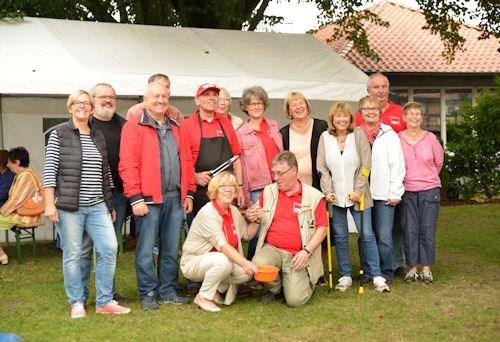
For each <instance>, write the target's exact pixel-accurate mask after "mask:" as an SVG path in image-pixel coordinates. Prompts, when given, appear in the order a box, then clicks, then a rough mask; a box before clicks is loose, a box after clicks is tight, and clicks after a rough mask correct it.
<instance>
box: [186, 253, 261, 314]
mask: <svg viewBox="0 0 500 342" xmlns="http://www.w3.org/2000/svg"><path fill="white" fill-rule="evenodd" d="M181 271H182V274H184V276H185V277H186V278H187V279H189V280H191V281H198V282H199V281H201V282H202V284H201V288H200V292H199V293H200V295H201V296H203V297H204V298H206V299H208V300H213V299H214V296H215V292H216V291H217V290H218V291H219V292H220V293H224V292H226V291H227V293H226V298H225V301H224V304H226V305H230V304H232V303H233V302H234V300H235V299H236V293H237V291H238V287H237V285H238V284H243V283H246V282H247V281H249V280H250V279H251V278H252V276H251V275H249V274H247V273H245V271H243V269H242V268H241V267H240V266H239V265H237V264H235V263H233V262H232V261H231V260H229V258H228V257H227V256H225V255H224V253H221V252H209V253H206V254H202V255H197V256H191V257H190V258H189V259H188V260H187V261H186V262H185V263H184V265H182V266H181Z"/></svg>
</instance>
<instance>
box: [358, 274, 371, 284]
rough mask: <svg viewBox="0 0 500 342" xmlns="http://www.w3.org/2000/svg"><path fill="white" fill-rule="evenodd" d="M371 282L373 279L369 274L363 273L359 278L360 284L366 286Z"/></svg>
mask: <svg viewBox="0 0 500 342" xmlns="http://www.w3.org/2000/svg"><path fill="white" fill-rule="evenodd" d="M358 280H359V277H358ZM372 281H373V277H372V276H371V275H369V274H366V273H363V275H362V276H361V283H362V284H368V283H371V282H372Z"/></svg>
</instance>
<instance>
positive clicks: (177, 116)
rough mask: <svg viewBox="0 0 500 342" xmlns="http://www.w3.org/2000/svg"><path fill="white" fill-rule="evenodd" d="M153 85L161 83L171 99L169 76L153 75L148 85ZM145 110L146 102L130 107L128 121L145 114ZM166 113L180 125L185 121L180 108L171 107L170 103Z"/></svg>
mask: <svg viewBox="0 0 500 342" xmlns="http://www.w3.org/2000/svg"><path fill="white" fill-rule="evenodd" d="M151 83H159V84H160V85H162V86H163V87H165V89H166V90H167V92H168V94H169V97H170V79H169V78H168V76H167V75H165V74H154V75H151V77H149V78H148V84H151ZM144 108H146V103H145V102H141V103H138V104H135V105H133V106H132V107H130V108H129V110H128V112H127V120H130V119H132V120H133V119H134V118H136V117H138V116H139V115H141V114H142V112H144ZM166 113H167V115H168V118H169V119H171V120H174V121H175V122H177V123H178V124H180V123H181V121H182V120H183V119H184V115H183V114H182V112H181V111H180V110H179V109H178V108H176V107H174V106H171V105H170V104H169V103H167V106H166Z"/></svg>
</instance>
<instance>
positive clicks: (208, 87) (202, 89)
mask: <svg viewBox="0 0 500 342" xmlns="http://www.w3.org/2000/svg"><path fill="white" fill-rule="evenodd" d="M207 90H215V91H216V92H217V93H219V92H220V89H219V87H217V86H216V85H215V84H213V83H205V84H202V85H201V86H199V87H198V90H197V91H196V96H200V95H201V94H203V93H204V92H206V91H207Z"/></svg>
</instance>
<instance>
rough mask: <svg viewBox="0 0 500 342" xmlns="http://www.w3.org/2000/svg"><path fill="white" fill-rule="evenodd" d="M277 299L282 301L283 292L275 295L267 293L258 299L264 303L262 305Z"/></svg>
mask: <svg viewBox="0 0 500 342" xmlns="http://www.w3.org/2000/svg"><path fill="white" fill-rule="evenodd" d="M278 299H284V297H283V292H280V293H276V294H275V293H271V292H269V293H267V294H265V295H263V296H262V297H260V301H261V303H264V304H268V303H272V302H274V301H275V300H278Z"/></svg>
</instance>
